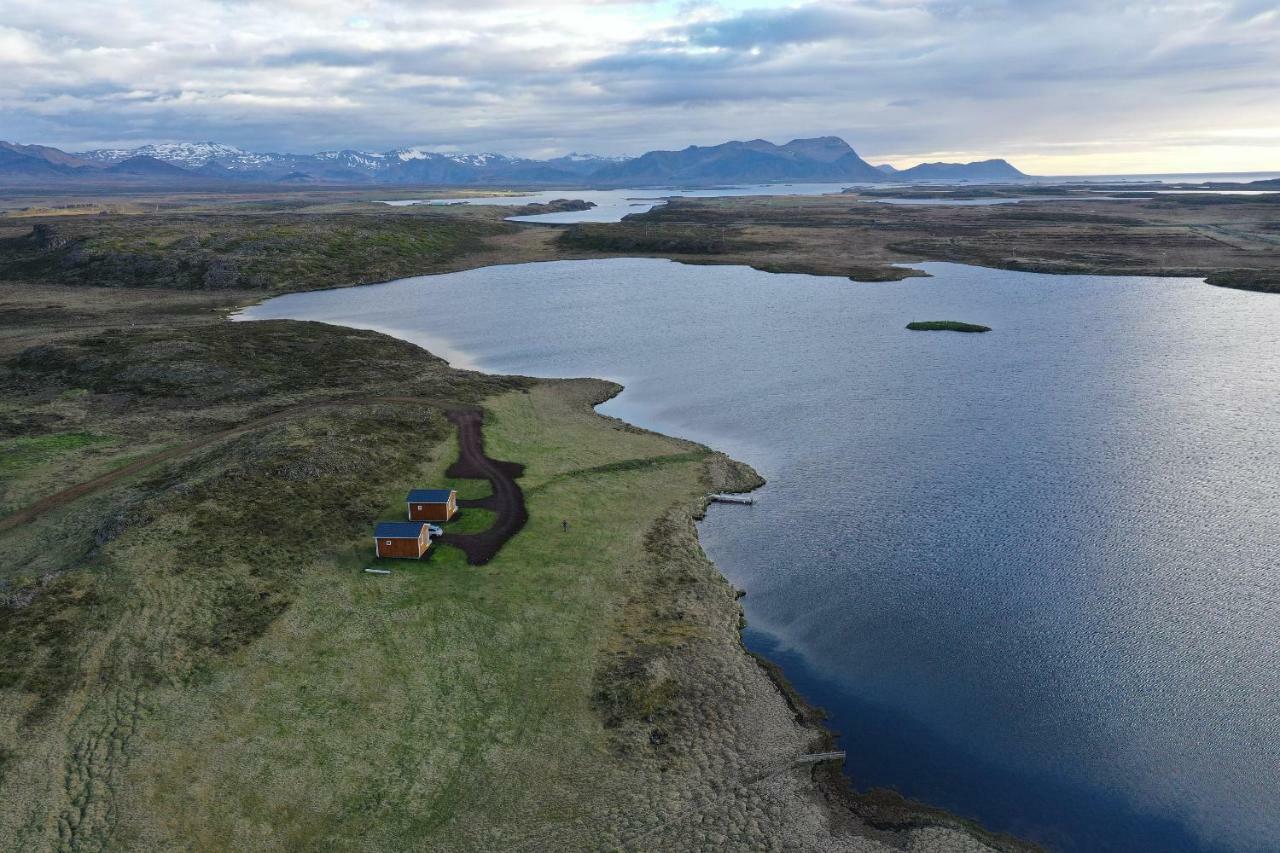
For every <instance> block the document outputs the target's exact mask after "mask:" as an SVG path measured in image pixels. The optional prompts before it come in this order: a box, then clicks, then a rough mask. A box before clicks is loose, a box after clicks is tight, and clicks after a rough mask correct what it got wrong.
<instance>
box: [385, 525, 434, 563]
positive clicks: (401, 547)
mask: <svg viewBox="0 0 1280 853" xmlns="http://www.w3.org/2000/svg"><path fill="white" fill-rule="evenodd" d="M430 547H431V537H430V535H429V534H428V532H427V525H425V524H420V523H418V522H413V521H380V522H378V525H377V527H375V528H374V529H373V550H374V552H375V553H376V554H377V555H378V556H379V557H389V558H392V559H401V560H418V559H421V558H422V555H423V554H425V553H427V549H428V548H430Z"/></svg>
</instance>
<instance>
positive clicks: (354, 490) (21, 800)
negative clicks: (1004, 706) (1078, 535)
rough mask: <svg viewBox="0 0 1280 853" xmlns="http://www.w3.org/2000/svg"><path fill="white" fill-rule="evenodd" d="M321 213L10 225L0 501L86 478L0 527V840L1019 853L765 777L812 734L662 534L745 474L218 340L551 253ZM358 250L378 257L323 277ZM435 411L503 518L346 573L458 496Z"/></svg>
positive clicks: (579, 392) (543, 388) (651, 438)
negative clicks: (360, 296)
mask: <svg viewBox="0 0 1280 853" xmlns="http://www.w3.org/2000/svg"><path fill="white" fill-rule="evenodd" d="M344 204H347V202H344ZM144 207H145V205H144ZM350 207H351V208H352V210H351V211H350V214H349V215H350V218H348V215H347V214H338V213H334V212H332V211H328V210H325V211H320V212H315V213H311V214H306V215H308V216H314V217H316V218H315V219H314V220H311V219H308V220H305V221H301V222H300V221H299V220H298V219H297V218H296V213H295V212H294V211H286V212H283V213H281V214H280V215H279V221H278V223H277V224H276V225H270V224H267V223H265V222H263V221H262V220H260V219H258V218H256V217H259V216H262V215H264V214H261V213H257V212H255V213H253V214H251V215H250V219H251V220H252V221H250V220H247V219H244V218H243V215H242V212H241V211H239V210H232V211H226V210H218V211H213V212H211V213H209V214H207V215H200V216H197V215H194V214H193V215H190V216H186V215H184V216H179V217H175V218H174V219H173V220H172V223H177V224H172V227H174V228H179V227H180V228H181V229H183V231H184V232H185V233H186V236H175V235H174V234H173V233H172V232H163V233H161V234H156V233H154V231H155V229H154V227H153V226H158V225H159V223H157V222H156V221H155V220H154V219H153V217H154V213H151V214H135V215H132V216H130V215H126V214H122V215H109V216H103V217H99V216H93V217H85V218H83V219H75V220H74V221H75V223H76V225H75V228H76V229H79V230H74V231H72V232H65V231H55V232H54V233H55V234H56V235H61V236H55V237H54V238H53V243H52V244H49V245H44V246H41V245H39V240H40V239H44V238H38V237H36V236H33V234H32V228H31V226H32V225H33V224H35V225H39V224H43V222H42V221H41V220H39V219H38V218H37V219H36V221H34V222H32V221H30V220H27V221H24V222H23V223H22V224H21V226H18V227H17V228H16V230H14V229H8V227H7V226H5V228H6V230H5V231H4V232H3V233H0V240H3V241H6V242H4V243H3V245H0V255H3V259H4V260H3V263H4V264H5V266H4V267H3V270H4V271H3V272H2V273H0V442H3V447H4V449H5V451H6V453H5V457H4V458H5V462H4V465H3V467H0V504H2V505H3V506H4V507H5V511H6V512H8V511H9V510H12V509H15V508H20V507H26V506H30V505H31V504H32V503H33V502H35V501H39V500H41V499H46V498H50V497H51V496H54V495H57V494H58V493H59V492H60V490H62V489H64V488H65V487H67V486H68V485H72V484H75V483H81V482H84V481H86V480H88V479H91V478H93V477H98V476H102V475H108V476H107V480H106V482H105V483H104V484H103V485H102V487H101V488H99V489H97V490H95V491H93V492H91V493H89V494H86V495H83V496H80V497H78V498H76V499H75V500H72V501H68V502H59V501H58V500H53V501H51V503H50V506H49V507H48V508H47V511H45V512H43V513H42V514H39V515H37V516H36V517H34V518H32V519H30V520H29V521H26V522H25V523H21V524H14V525H11V526H8V527H0V786H3V789H4V791H5V796H4V797H3V798H0V839H3V843H0V847H3V848H5V849H12V850H24V851H25V850H40V849H55V848H57V849H72V850H75V849H107V848H120V849H164V848H182V849H257V850H286V849H299V848H316V847H325V848H327V849H360V850H403V849H434V850H460V849H546V850H551V849H555V850H562V849H582V850H586V849H600V848H601V847H605V848H625V847H630V848H633V849H710V848H714V847H737V848H739V849H782V848H783V847H786V846H789V845H790V846H795V845H799V846H800V847H804V848H808V849H816V848H824V847H832V846H840V845H846V846H847V845H851V844H852V845H857V846H859V848H860V849H869V850H874V849H913V850H939V849H957V848H958V849H972V850H980V849H990V848H995V849H1019V848H1020V845H1019V844H1018V843H1017V842H1016V841H1013V840H1011V839H1006V838H1000V837H996V836H991V835H989V834H986V833H983V832H982V831H981V830H979V829H977V828H975V827H972V826H969V825H967V824H965V823H964V822H962V821H959V820H957V819H955V818H952V817H949V816H947V815H945V814H942V813H938V812H934V811H931V810H928V809H925V808H922V807H917V806H915V805H913V804H910V803H906V802H904V801H902V800H900V799H899V798H894V797H892V796H891V795H887V794H877V795H872V796H866V797H859V796H856V795H853V794H852V793H850V792H849V791H848V789H847V788H846V787H844V783H843V781H842V780H841V779H840V778H838V777H835V776H832V775H831V774H829V773H827V772H826V771H822V770H820V771H818V772H816V773H815V771H814V770H813V769H812V768H809V767H800V768H796V767H793V766H792V764H791V761H792V759H793V758H795V757H796V756H797V755H799V754H802V753H804V752H806V751H808V750H811V749H819V748H823V747H825V746H828V745H829V743H830V741H829V739H828V736H826V735H825V734H824V733H823V732H822V731H821V730H819V729H816V728H813V727H811V726H808V725H804V724H802V722H800V721H798V718H797V714H798V713H799V712H798V710H797V709H798V708H799V707H800V706H799V705H798V704H796V703H793V704H791V705H789V704H788V703H787V702H785V701H783V699H782V698H781V697H780V695H779V693H778V692H777V690H776V689H775V687H774V685H773V682H771V680H770V678H769V675H768V674H767V673H766V671H765V670H764V669H762V668H761V667H760V666H759V665H757V663H756V662H754V661H753V660H752V659H751V658H750V657H748V656H747V655H745V654H744V653H743V652H742V649H741V646H740V643H739V640H738V636H737V626H738V624H739V620H740V617H741V611H740V609H739V607H738V604H737V600H736V596H735V591H734V590H733V589H732V588H731V587H730V586H729V585H728V584H727V583H726V582H725V581H724V579H723V578H722V577H721V576H720V575H719V574H718V573H717V572H716V570H715V568H714V567H713V566H712V565H711V564H710V563H708V562H707V560H706V559H705V557H704V556H703V555H702V553H701V550H700V549H699V548H698V545H697V540H696V535H695V531H694V526H693V519H694V517H695V515H696V514H697V513H699V512H700V511H701V509H702V507H703V505H704V504H703V502H704V499H705V495H706V494H707V493H708V492H710V491H718V490H734V489H746V488H750V487H752V486H754V485H756V484H758V482H759V480H758V478H757V477H756V476H755V475H754V473H753V472H751V471H750V470H749V469H747V468H745V467H744V466H741V465H739V464H737V463H734V462H732V461H731V460H729V459H727V458H726V457H724V456H723V455H721V454H718V453H715V452H713V451H711V450H709V449H707V448H705V447H702V446H699V445H696V444H691V443H689V442H685V441H681V440H678V439H673V438H667V437H664V436H660V435H656V434H653V433H649V432H646V431H643V430H638V429H635V428H633V427H630V426H628V425H626V424H623V423H621V422H619V421H615V420H612V419H609V418H605V417H601V416H599V415H597V414H596V413H595V412H594V411H593V408H592V406H593V404H594V403H597V402H599V401H601V400H603V399H605V398H607V397H608V396H610V395H612V394H614V393H616V392H617V390H618V389H617V386H614V385H611V384H608V383H604V382H598V381H594V380H575V381H541V380H532V379H527V378H520V377H501V376H487V375H483V374H478V373H474V372H468V371H460V370H455V369H453V368H451V367H449V366H448V365H447V364H446V363H444V362H443V361H442V360H440V359H438V358H436V357H434V356H432V355H430V354H429V353H427V352H425V351H423V350H421V349H419V348H417V347H415V346H412V345H410V344H408V343H405V342H401V341H397V340H394V339H392V338H389V337H386V336H383V335H379V334H377V333H373V332H366V331H356V330H350V329H343V328H338V327H334V326H326V325H322V324H315V323H300V322H291V321H271V322H254V323H231V322H227V321H226V319H225V316H226V313H227V312H228V311H229V310H230V309H232V308H234V307H235V306H237V305H241V304H244V303H245V302H247V301H251V300H253V299H255V298H258V297H259V296H260V295H261V294H262V292H263V290H264V289H265V290H267V291H277V290H294V289H302V288H306V287H316V286H325V285H331V284H335V283H338V282H339V281H342V280H351V281H368V280H371V279H373V278H377V277H383V276H385V275H389V274H405V273H408V272H423V271H427V270H431V269H445V268H451V267H456V266H458V265H466V264H477V263H487V262H491V261H492V260H493V259H494V258H498V257H507V258H511V257H520V258H525V257H529V256H533V255H536V254H537V253H538V252H545V251H552V250H553V249H554V243H552V242H551V240H548V239H546V238H544V237H543V233H544V232H546V231H548V229H538V228H529V229H527V231H528V232H535V233H534V236H533V237H529V236H527V235H526V233H525V230H526V229H520V228H517V227H516V226H509V225H506V224H503V223H501V222H500V221H498V220H497V219H495V218H491V219H484V218H483V217H478V218H470V217H471V216H472V214H471V213H469V212H466V211H460V212H459V213H458V214H457V215H458V216H459V217H461V218H460V219H458V220H448V219H440V218H438V216H437V215H436V214H435V213H431V214H419V213H414V214H398V213H395V212H386V213H385V228H386V231H385V235H386V237H385V240H383V241H381V242H380V241H379V240H377V239H374V238H376V236H377V233H378V232H379V229H381V228H382V227H383V226H382V225H381V224H379V223H380V220H379V218H378V216H376V215H374V214H372V213H371V212H370V211H369V210H368V209H367V208H365V207H364V206H363V205H360V204H358V203H356V204H351V205H350ZM451 213H452V211H451ZM65 219H66V221H72V219H73V218H72V217H66V218H65ZM267 219H268V220H269V219H270V216H267ZM62 221H63V220H62V219H61V218H60V219H59V222H58V223H57V224H58V225H61V222H62ZM81 223H83V224H81ZM281 229H283V230H281ZM196 232H200V233H204V234H206V235H217V236H216V237H215V236H208V237H207V239H208V242H207V243H206V242H201V241H202V240H205V239H206V238H201V237H198V236H197V235H196ZM419 232H421V233H419ZM233 233H234V234H238V235H239V236H236V237H234V238H233V237H232V236H231V235H232V234H233ZM282 234H287V235H291V236H287V237H284V236H281V235H282ZM360 235H363V236H360ZM191 237H196V243H195V244H194V245H193V244H192V243H191V241H190V239H189V238H191ZM63 238H66V239H67V240H68V242H66V243H62V244H61V245H56V244H57V243H58V241H59V240H61V239H63ZM366 238H368V239H370V240H371V241H372V242H373V244H374V245H375V246H376V245H382V246H384V247H386V246H391V247H392V248H393V249H394V252H393V253H392V254H393V255H394V256H395V257H399V258H401V259H400V260H396V261H394V262H392V261H389V260H388V261H386V265H381V266H380V265H379V263H382V262H376V263H374V265H373V267H372V271H370V270H366V269H362V268H357V267H356V265H355V264H353V263H352V262H351V261H350V260H349V259H346V258H343V257H341V254H342V253H341V250H340V247H342V246H348V245H350V241H352V240H356V241H360V240H364V239H366ZM152 240H155V241H159V245H154V246H153V245H151V244H150V243H149V242H148V241H152ZM224 240H227V241H230V242H229V243H224V242H219V241H224ZM33 243H34V244H35V245H33ZM175 243H181V244H182V247H180V248H176V249H174V250H173V251H174V253H175V254H179V255H181V254H182V253H184V252H190V253H192V254H191V255H190V257H193V258H199V259H202V260H199V261H198V262H197V261H192V268H193V269H194V268H195V267H196V266H198V265H199V264H205V265H206V266H207V265H210V264H213V265H216V264H218V263H220V262H222V261H223V260H226V259H227V258H230V257H233V256H234V255H235V250H234V249H226V250H225V251H224V249H225V247H226V246H233V247H240V249H241V250H243V251H245V252H247V253H248V254H249V256H251V257H252V263H249V262H248V261H246V262H245V265H244V266H237V269H238V270H240V272H238V273H237V274H236V276H235V277H234V278H233V279H230V280H228V281H229V282H230V283H228V282H223V283H221V284H219V285H218V286H214V284H213V283H212V282H210V281H209V280H208V279H207V277H205V276H202V275H195V274H192V275H185V274H184V275H179V274H171V273H170V272H165V270H169V269H170V267H169V266H168V265H167V262H166V260H165V259H166V258H168V257H169V255H168V254H167V250H166V248H165V246H173V245H174V244H175ZM75 246H79V247H81V248H82V249H84V251H86V252H87V253H88V254H87V255H86V257H89V256H91V257H94V258H98V257H116V256H117V254H118V255H119V257H125V258H131V259H132V258H136V257H139V256H144V257H148V258H154V259H155V261H156V266H147V265H146V264H143V265H142V266H141V267H135V266H131V265H132V264H133V261H132V260H129V261H124V260H118V261H109V262H100V261H97V260H95V261H84V262H83V263H82V262H81V261H78V260H76V257H77V256H76V255H75V254H74V253H75V252H77V251H78V250H77V249H76V248H74V247H75ZM250 246H252V247H254V248H245V247H250ZM405 246H407V247H409V248H406V249H404V254H403V255H402V254H400V249H401V248H402V247H405ZM85 247H88V248H85ZM104 247H106V248H104ZM219 247H222V248H219ZM265 247H270V251H268V250H267V248H265ZM367 251H370V252H374V251H375V250H374V249H367ZM377 251H381V250H377ZM103 253H105V254H103ZM259 254H261V255H262V257H259ZM268 255H269V256H270V257H271V260H270V262H268V261H267V260H264V258H266V257H267V256H268ZM277 255H279V256H277ZM69 256H70V257H69ZM379 257H382V256H379ZM386 257H388V258H389V257H392V255H387V256H386ZM148 263H150V261H148ZM236 263H237V264H240V261H236ZM398 264H403V266H397V265H398ZM419 265H420V268H413V269H411V267H417V266H419ZM142 269H151V270H161V271H162V272H160V273H157V274H155V275H154V276H151V277H148V276H149V274H147V273H144V272H141V271H140V270H142ZM393 269H394V272H391V271H392V270H393ZM95 270H96V271H95ZM244 270H260V271H265V272H261V276H263V277H262V278H254V275H258V273H254V274H252V275H251V274H249V273H246V272H244ZM304 270H305V271H309V272H305V273H304V272H300V271H304ZM113 271H117V272H113ZM294 276H301V277H297V278H295V277H294ZM86 285H99V286H86ZM106 285H110V286H109V287H107V286H106ZM137 285H146V286H145V287H140V286H137ZM247 287H252V288H254V289H252V290H246V289H245V288H247ZM459 403H462V404H479V405H483V406H484V407H485V409H486V425H485V438H486V446H487V450H488V451H489V452H490V453H491V454H492V455H493V456H494V457H495V458H500V459H509V460H518V461H520V462H522V463H523V464H524V465H525V472H524V475H523V477H522V478H521V481H520V482H521V485H522V488H523V489H524V492H525V494H526V496H527V499H528V503H529V512H530V520H529V523H528V525H527V526H526V527H525V529H524V530H523V531H522V532H521V533H520V534H519V535H518V536H516V537H515V538H514V539H512V540H511V541H510V542H509V543H508V544H507V545H506V547H505V548H504V549H503V551H502V552H500V554H499V555H498V557H497V558H495V559H494V560H493V561H492V562H491V563H489V564H487V565H485V566H482V567H470V566H467V565H465V561H464V560H462V559H461V555H460V554H459V553H456V552H452V549H450V548H449V547H448V546H439V548H438V549H433V551H434V554H433V556H432V558H431V559H429V560H425V561H422V562H421V563H409V562H399V561H398V562H396V564H395V566H394V571H393V573H392V574H391V575H389V576H373V575H368V574H365V573H363V572H362V571H361V569H362V568H363V567H365V566H367V565H369V564H370V563H371V561H372V554H371V540H370V534H371V525H372V523H373V522H374V521H375V520H377V519H379V518H396V517H399V515H400V513H402V512H403V499H404V494H405V492H406V491H407V490H408V489H409V488H411V487H414V486H422V485H424V484H425V485H430V484H436V483H439V484H448V485H454V486H456V487H458V488H459V490H460V493H461V494H462V495H463V496H464V497H481V496H483V494H484V492H485V489H486V485H485V484H483V483H480V482H477V481H470V480H464V481H455V482H450V481H448V480H447V478H446V477H445V473H444V472H445V470H446V469H447V467H448V465H449V464H450V463H451V462H452V461H453V460H454V458H455V457H456V443H455V442H456V439H455V437H454V430H453V429H452V425H451V424H449V423H448V421H447V420H446V419H445V416H444V413H445V411H446V409H447V408H448V407H450V406H451V405H455V404H459ZM201 437H206V438H210V439H213V440H210V441H209V442H208V443H206V444H203V445H200V446H198V447H195V448H194V449H192V450H191V451H190V452H184V453H181V454H178V455H176V456H173V457H172V458H168V459H166V460H165V461H162V462H159V463H157V464H154V465H150V466H147V467H144V468H142V470H140V471H137V472H136V473H133V474H131V475H129V476H120V477H117V478H114V479H113V478H112V477H111V476H110V475H111V472H113V471H118V470H119V469H121V468H122V466H125V465H128V464H130V463H132V462H137V461H138V460H142V459H147V458H150V457H151V455H153V454H156V453H162V452H165V451H167V450H170V449H173V448H175V447H185V446H187V445H188V444H190V443H191V442H192V441H193V439H200V438H201ZM638 495H639V496H643V499H641V500H638V499H637V496H638ZM561 519H569V520H570V521H571V525H570V528H569V530H568V532H565V531H563V530H562V529H561V527H560V521H561ZM486 520H487V519H486V517H485V515H484V514H483V513H466V512H465V511H464V517H463V519H461V520H460V522H461V523H463V524H465V525H467V526H479V525H483V524H484V523H486ZM2 523H3V522H0V524H2ZM800 717H801V718H803V719H808V718H807V717H804V715H803V714H800Z"/></svg>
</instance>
